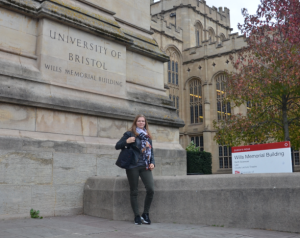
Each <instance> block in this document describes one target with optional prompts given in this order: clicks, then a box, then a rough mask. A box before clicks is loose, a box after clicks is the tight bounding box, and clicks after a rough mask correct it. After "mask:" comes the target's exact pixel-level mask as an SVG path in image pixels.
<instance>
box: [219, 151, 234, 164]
mask: <svg viewBox="0 0 300 238" xmlns="http://www.w3.org/2000/svg"><path fill="white" fill-rule="evenodd" d="M219 167H220V169H229V168H232V157H231V147H229V146H223V145H219Z"/></svg>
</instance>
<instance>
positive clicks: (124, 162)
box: [116, 147, 133, 169]
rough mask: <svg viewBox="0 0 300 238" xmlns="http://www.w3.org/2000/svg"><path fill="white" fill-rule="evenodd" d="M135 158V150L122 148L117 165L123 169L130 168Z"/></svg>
mask: <svg viewBox="0 0 300 238" xmlns="http://www.w3.org/2000/svg"><path fill="white" fill-rule="evenodd" d="M132 158H133V151H132V150H130V149H128V148H126V147H125V149H122V151H121V152H120V154H119V157H118V159H117V162H116V165H117V166H119V167H120V168H122V169H128V168H129V166H130V163H131V160H132Z"/></svg>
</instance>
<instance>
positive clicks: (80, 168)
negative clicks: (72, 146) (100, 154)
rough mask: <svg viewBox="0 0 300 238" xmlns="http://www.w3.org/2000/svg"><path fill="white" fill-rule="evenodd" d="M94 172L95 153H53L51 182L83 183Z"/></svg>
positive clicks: (95, 170) (95, 165)
mask: <svg viewBox="0 0 300 238" xmlns="http://www.w3.org/2000/svg"><path fill="white" fill-rule="evenodd" d="M96 174H97V162H96V155H93V154H71V153H53V184H60V185H67V184H69V185H71V184H73V185H75V184H84V183H85V182H86V180H87V178H88V177H90V176H95V175H96Z"/></svg>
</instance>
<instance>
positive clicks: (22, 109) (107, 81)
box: [0, 0, 186, 219]
mask: <svg viewBox="0 0 300 238" xmlns="http://www.w3.org/2000/svg"><path fill="white" fill-rule="evenodd" d="M149 9H150V6H149V1H137V0H126V1H122V2H121V3H120V1H92V0H80V1H75V0H45V1H40V0H24V1H19V0H0V36H1V37H0V46H1V47H0V218H1V219H6V218H12V217H29V210H30V209H31V208H34V209H38V210H40V211H41V215H42V216H56V215H70V214H81V213H82V211H83V187H84V183H85V182H86V180H87V178H89V177H91V176H95V175H98V176H105V175H107V176H116V175H124V171H123V170H121V169H118V168H117V167H116V166H115V161H116V159H117V156H118V154H119V152H118V151H116V150H115V148H114V146H115V144H116V142H117V141H118V140H119V139H120V138H121V136H122V135H123V133H124V132H125V131H126V130H127V129H128V128H129V127H130V126H131V123H132V121H133V119H134V118H135V116H136V115H137V114H144V115H145V116H146V117H147V119H148V121H149V123H150V128H151V130H152V132H153V143H154V149H155V151H154V153H155V158H156V165H157V169H156V170H155V172H154V173H155V175H157V176H161V175H176V174H181V175H183V174H185V173H186V155H185V151H184V150H183V148H182V147H181V146H180V144H179V127H181V126H183V125H184V123H183V121H182V120H181V119H180V118H179V117H178V115H177V114H176V109H175V108H174V106H173V105H172V101H170V100H169V99H168V97H167V95H166V90H165V89H164V82H163V67H164V62H167V61H168V60H169V58H168V56H166V55H165V54H164V53H163V52H162V51H161V50H160V49H159V47H158V45H157V43H156V42H155V40H154V39H153V37H152V35H151V34H152V32H151V31H150V14H149ZM129 10H130V11H129ZM133 12H134V14H132V13H133Z"/></svg>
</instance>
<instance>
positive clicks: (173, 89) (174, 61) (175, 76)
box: [166, 47, 180, 116]
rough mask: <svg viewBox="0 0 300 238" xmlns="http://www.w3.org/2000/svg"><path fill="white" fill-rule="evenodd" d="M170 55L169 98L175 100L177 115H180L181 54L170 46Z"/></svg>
mask: <svg viewBox="0 0 300 238" xmlns="http://www.w3.org/2000/svg"><path fill="white" fill-rule="evenodd" d="M166 54H167V55H168V56H170V61H169V62H168V80H167V81H168V87H169V98H170V100H172V101H173V105H174V107H175V108H176V112H177V115H178V116H179V109H180V108H179V99H180V94H179V92H180V91H179V84H180V77H179V73H180V64H179V56H178V53H177V52H176V51H175V49H174V48H172V47H171V48H169V49H168V50H167V52H166Z"/></svg>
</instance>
